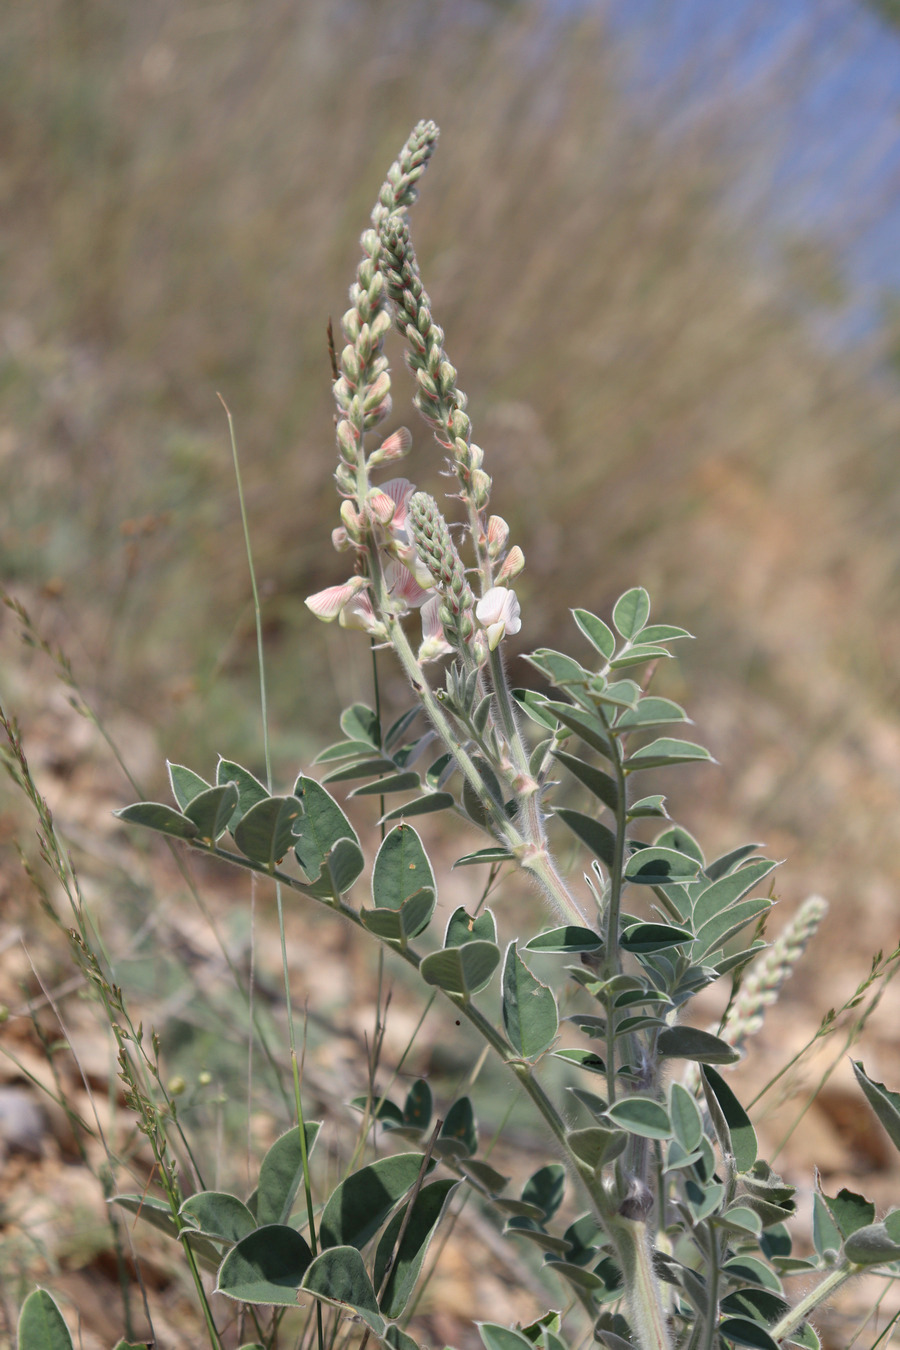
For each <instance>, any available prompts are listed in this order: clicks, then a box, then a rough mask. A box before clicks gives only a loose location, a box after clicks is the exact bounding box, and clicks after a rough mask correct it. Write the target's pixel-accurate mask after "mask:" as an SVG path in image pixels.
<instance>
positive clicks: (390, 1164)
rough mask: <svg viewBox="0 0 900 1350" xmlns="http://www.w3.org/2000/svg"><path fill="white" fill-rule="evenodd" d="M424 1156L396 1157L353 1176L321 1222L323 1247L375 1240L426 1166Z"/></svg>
mask: <svg viewBox="0 0 900 1350" xmlns="http://www.w3.org/2000/svg"><path fill="white" fill-rule="evenodd" d="M422 1156H423V1155H422V1154H421V1153H395V1154H394V1155H393V1156H392V1157H390V1158H379V1159H378V1160H377V1162H373V1163H369V1165H368V1166H367V1167H362V1168H360V1170H359V1171H358V1172H352V1173H351V1174H350V1176H348V1177H346V1178H345V1179H344V1180H343V1181H342V1182H340V1184H339V1185H338V1186H337V1187H336V1188H335V1190H334V1191H332V1193H331V1196H330V1197H329V1199H328V1202H327V1204H326V1205H325V1209H324V1210H323V1212H322V1217H321V1219H320V1221H319V1241H320V1244H321V1246H322V1247H356V1248H361V1247H364V1246H365V1245H366V1243H367V1242H368V1241H369V1239H370V1238H372V1237H374V1236H375V1234H376V1233H377V1232H378V1229H379V1228H380V1227H381V1225H382V1223H383V1222H384V1220H385V1219H386V1218H387V1216H388V1214H390V1212H391V1210H392V1209H393V1208H394V1205H396V1203H397V1201H398V1200H401V1199H402V1198H403V1196H404V1195H405V1194H406V1192H407V1191H408V1190H409V1189H410V1187H411V1186H413V1185H414V1184H415V1180H416V1177H417V1176H418V1175H419V1170H420V1168H421V1165H422Z"/></svg>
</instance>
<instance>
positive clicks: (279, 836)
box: [234, 797, 302, 872]
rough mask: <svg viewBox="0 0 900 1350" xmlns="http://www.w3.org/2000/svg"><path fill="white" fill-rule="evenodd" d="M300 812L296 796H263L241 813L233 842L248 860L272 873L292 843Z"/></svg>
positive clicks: (300, 808)
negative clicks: (244, 812)
mask: <svg viewBox="0 0 900 1350" xmlns="http://www.w3.org/2000/svg"><path fill="white" fill-rule="evenodd" d="M301 812H302V807H301V805H300V803H299V802H298V801H297V799H296V797H266V798H265V800H264V801H261V802H257V803H256V805H255V806H251V807H250V810H249V811H247V812H246V814H245V815H243V816H241V818H240V820H239V821H238V824H237V825H236V827H235V831H234V842H235V843H236V844H237V846H238V848H239V849H240V850H241V852H242V853H243V854H245V855H246V856H247V857H248V858H250V859H251V861H252V862H256V863H261V864H262V866H263V867H265V868H267V869H268V870H269V871H270V872H273V871H274V870H275V866H276V864H277V863H279V862H280V861H281V859H282V858H283V857H284V855H285V854H286V853H287V851H288V849H289V848H290V847H291V845H292V844H293V842H294V827H295V825H296V823H297V821H298V820H299V819H300V815H301Z"/></svg>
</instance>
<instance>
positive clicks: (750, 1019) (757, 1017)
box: [719, 895, 828, 1050]
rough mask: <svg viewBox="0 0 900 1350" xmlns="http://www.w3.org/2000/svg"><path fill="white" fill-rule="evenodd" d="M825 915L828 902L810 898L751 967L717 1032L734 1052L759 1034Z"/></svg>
mask: <svg viewBox="0 0 900 1350" xmlns="http://www.w3.org/2000/svg"><path fill="white" fill-rule="evenodd" d="M827 912H828V903H827V901H825V900H823V899H822V897H821V896H818V895H811V896H810V897H809V899H808V900H804V902H803V904H802V905H801V906H800V908H799V909H798V911H797V913H796V914H795V915H794V917H793V918H792V919H791V921H790V923H789V924H788V925H787V927H786V928H785V929H784V931H783V932H781V933H779V935H778V937H777V938H776V939H775V941H774V942H773V943H772V945H771V947H769V948H768V949H767V950H766V951H764V952H763V953H762V954H761V955H760V956H757V958H756V960H755V961H753V962H752V964H751V965H750V967H749V969H748V970H747V972H746V974H745V975H744V978H743V981H742V983H741V987H740V989H739V991H738V993H737V996H736V998H735V1000H734V1002H733V1003H732V1005H731V1007H730V1008H729V1010H728V1015H727V1017H726V1018H725V1022H724V1025H723V1026H722V1029H721V1031H720V1032H719V1035H720V1036H721V1037H722V1039H723V1040H725V1041H727V1042H728V1043H729V1045H733V1046H734V1047H735V1049H736V1050H741V1049H743V1046H744V1042H745V1041H746V1039H747V1037H748V1036H753V1035H754V1034H755V1033H756V1032H757V1031H759V1029H760V1027H761V1026H762V1024H763V1016H764V1014H765V1010H766V1008H768V1007H771V1005H772V1004H773V1003H776V1002H777V1000H778V995H779V993H780V992H781V988H782V985H783V984H784V982H785V981H786V980H787V979H788V978H789V977H790V974H791V972H792V971H793V969H794V966H795V965H796V964H797V962H798V961H799V960H800V957H801V956H802V955H803V952H804V951H805V949H806V945H807V943H808V942H809V940H810V938H811V937H812V936H813V935H814V934H815V932H816V930H817V929H818V927H819V925H820V924H821V922H822V920H823V919H824V918H825V915H826V914H827Z"/></svg>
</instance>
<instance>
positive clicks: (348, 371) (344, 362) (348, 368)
mask: <svg viewBox="0 0 900 1350" xmlns="http://www.w3.org/2000/svg"><path fill="white" fill-rule="evenodd" d="M341 370H342V371H343V372H344V376H345V378H346V379H347V380H348V381H349V383H350V384H352V385H353V387H354V388H355V387H356V385H358V384H359V371H360V365H359V356H358V355H357V351H356V348H355V347H351V346H349V345H348V346H346V347H345V348H344V350H343V351H342V352H341Z"/></svg>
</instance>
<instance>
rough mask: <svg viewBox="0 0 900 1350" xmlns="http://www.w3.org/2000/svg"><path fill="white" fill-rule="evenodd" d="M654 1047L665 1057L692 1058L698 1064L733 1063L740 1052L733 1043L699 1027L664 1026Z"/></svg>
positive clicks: (737, 1058)
mask: <svg viewBox="0 0 900 1350" xmlns="http://www.w3.org/2000/svg"><path fill="white" fill-rule="evenodd" d="M656 1048H657V1050H658V1051H659V1053H660V1055H662V1056H663V1057H664V1058H666V1059H692V1060H695V1061H697V1062H698V1063H700V1064H735V1063H737V1061H738V1060H739V1059H740V1054H739V1052H738V1051H737V1050H735V1048H734V1046H733V1045H729V1044H728V1042H727V1041H723V1040H722V1039H721V1038H720V1037H719V1036H714V1035H713V1034H712V1032H710V1031H702V1030H701V1029H700V1028H699V1027H666V1029H665V1030H664V1031H661V1032H660V1033H659V1037H658V1038H657V1042H656Z"/></svg>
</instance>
